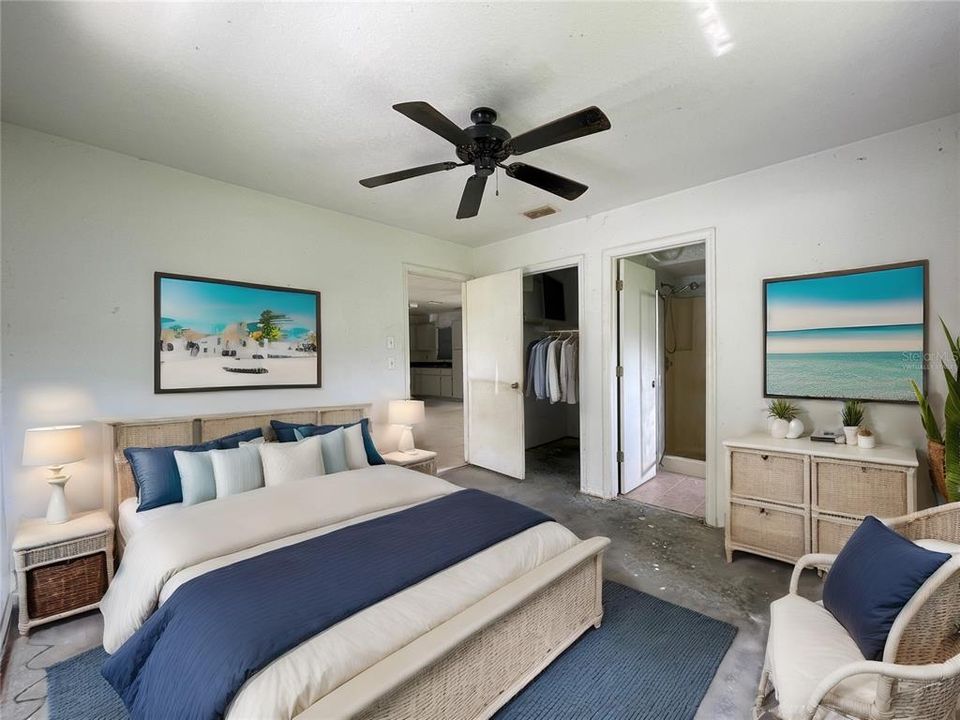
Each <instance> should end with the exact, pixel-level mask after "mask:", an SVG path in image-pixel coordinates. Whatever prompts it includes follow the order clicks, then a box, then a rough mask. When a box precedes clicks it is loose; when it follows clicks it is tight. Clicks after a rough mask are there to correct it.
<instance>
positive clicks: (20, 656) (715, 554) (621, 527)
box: [0, 440, 819, 720]
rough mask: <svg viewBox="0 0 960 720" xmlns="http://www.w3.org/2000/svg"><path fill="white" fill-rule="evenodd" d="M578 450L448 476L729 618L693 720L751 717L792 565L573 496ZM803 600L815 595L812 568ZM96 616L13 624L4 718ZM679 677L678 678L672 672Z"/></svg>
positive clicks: (706, 531) (3, 683)
mask: <svg viewBox="0 0 960 720" xmlns="http://www.w3.org/2000/svg"><path fill="white" fill-rule="evenodd" d="M578 453H579V450H578V447H577V443H576V441H574V440H562V441H558V442H557V443H552V444H550V445H545V446H541V447H539V448H535V449H533V450H530V451H528V452H527V479H526V480H525V481H523V482H518V481H516V480H513V479H512V478H507V477H505V476H503V475H498V474H497V473H493V472H490V471H488V470H483V469H480V468H476V467H471V466H466V467H462V468H458V469H455V470H451V471H449V472H447V473H445V474H444V477H445V478H446V479H447V480H449V481H451V482H453V483H456V484H457V485H461V486H463V487H474V488H479V489H481V490H486V491H488V492H492V493H496V494H497V495H501V496H503V497H507V498H510V499H512V500H517V501H519V502H522V503H524V504H526V505H530V506H531V507H535V508H538V509H540V510H542V511H544V512H546V513H548V514H550V515H551V516H552V517H554V518H555V519H556V520H557V521H558V522H561V523H563V524H564V525H566V526H567V527H569V528H570V529H571V530H572V531H573V532H575V533H576V534H577V535H578V536H580V537H582V538H586V537H591V536H594V535H605V536H607V537H609V538H610V539H611V545H610V548H609V549H608V550H607V553H606V555H605V560H604V562H605V570H604V572H605V575H606V576H607V577H608V578H609V579H610V580H614V581H616V582H619V583H623V584H624V585H628V586H630V587H633V588H636V589H638V590H642V591H643V592H646V593H649V594H651V595H655V596H656V597H659V598H662V599H664V600H667V601H669V602H673V603H676V604H678V605H683V606H685V607H688V608H691V609H693V610H697V611H699V612H702V613H704V614H705V615H709V616H711V617H715V618H718V619H720V620H724V621H726V622H729V623H731V624H733V625H735V626H737V628H738V630H739V632H738V633H737V637H736V639H735V640H734V642H733V646H732V647H731V648H730V651H729V652H728V653H727V656H726V658H725V659H724V661H723V663H722V664H721V666H720V668H719V671H718V672H717V676H716V677H715V678H714V681H713V684H712V685H711V686H710V689H709V691H708V692H707V695H706V697H705V698H704V702H703V704H702V705H701V707H700V710H699V712H698V713H697V716H696V717H697V720H746V719H747V718H749V717H750V711H751V708H752V706H753V699H754V695H755V692H756V686H757V681H758V679H759V677H760V668H761V665H762V663H763V648H764V643H765V641H766V634H767V625H768V612H767V607H768V605H769V603H770V602H771V600H774V599H776V598H777V597H780V596H781V595H783V594H785V593H786V591H787V583H788V581H789V578H790V572H791V567H790V566H789V565H786V564H784V563H779V562H776V561H773V560H765V559H763V558H758V557H754V556H751V555H744V554H737V555H736V557H735V559H734V562H733V563H732V564H729V565H728V564H727V563H726V562H725V561H724V558H723V533H722V531H721V530H719V529H716V528H709V527H706V526H704V525H703V524H702V522H700V521H698V520H696V519H695V518H691V517H688V516H684V515H679V514H676V513H670V512H667V511H665V510H660V509H658V508H655V507H652V506H648V505H642V504H640V503H637V502H632V501H630V500H600V499H598V498H592V497H589V496H586V495H582V494H580V492H579V480H578V478H577V474H578V472H579V454H578ZM802 589H803V591H804V593H805V594H806V595H807V596H808V597H815V596H816V595H817V594H818V593H819V580H818V579H817V578H816V576H815V575H814V574H813V573H810V574H809V575H808V576H807V577H805V578H804V583H803V588H802ZM102 632H103V625H102V620H101V617H100V614H99V613H97V612H94V613H87V614H86V615H82V616H78V617H77V618H73V619H68V620H64V621H60V622H57V623H52V624H50V625H48V626H41V627H40V628H37V629H35V630H34V631H33V632H32V633H31V635H29V636H28V637H21V636H20V635H19V634H17V630H16V622H14V623H13V624H12V625H11V627H10V632H9V634H8V637H7V643H6V653H5V656H4V658H3V662H2V666H0V717H2V718H3V720H27V719H28V718H29V720H46V717H47V707H46V680H45V674H44V668H46V667H49V666H50V665H53V664H55V663H57V662H59V661H61V660H64V659H66V658H68V657H71V656H73V655H76V654H79V653H80V652H83V651H84V650H87V649H89V648H91V647H94V646H96V645H98V644H99V643H100V641H101V637H102ZM677 682H683V678H677Z"/></svg>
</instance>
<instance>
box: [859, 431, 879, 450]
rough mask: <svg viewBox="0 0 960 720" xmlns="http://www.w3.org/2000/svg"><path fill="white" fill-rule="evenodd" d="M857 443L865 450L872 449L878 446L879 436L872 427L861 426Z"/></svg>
mask: <svg viewBox="0 0 960 720" xmlns="http://www.w3.org/2000/svg"><path fill="white" fill-rule="evenodd" d="M857 445H859V446H860V447H862V448H863V449H864V450H870V449H871V448H875V447H876V446H877V438H876V436H875V435H874V434H873V432H872V431H871V430H870V428H865V427H862V428H860V431H859V432H858V433H857Z"/></svg>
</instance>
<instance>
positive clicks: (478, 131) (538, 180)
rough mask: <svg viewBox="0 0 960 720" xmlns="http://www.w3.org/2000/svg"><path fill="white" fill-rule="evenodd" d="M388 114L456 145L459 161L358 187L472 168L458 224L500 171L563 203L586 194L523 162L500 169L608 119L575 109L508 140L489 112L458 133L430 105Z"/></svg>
mask: <svg viewBox="0 0 960 720" xmlns="http://www.w3.org/2000/svg"><path fill="white" fill-rule="evenodd" d="M393 109H394V110H396V111H397V112H399V113H401V114H402V115H406V116H407V117H408V118H410V119H411V120H413V121H414V122H415V123H419V124H421V125H423V126H424V127H425V128H427V130H432V131H433V132H435V133H436V134H437V135H439V136H440V137H442V138H444V139H445V140H447V141H449V142H451V143H453V144H454V145H456V147H457V150H456V153H457V157H458V158H460V160H461V161H462V162H459V163H456V162H440V163H433V164H432V165H421V166H420V167H415V168H409V169H408V170H400V171H399V172H392V173H387V174H386V175H377V176H376V177H370V178H364V179H363V180H361V181H360V184H361V185H363V186H364V187H368V188H375V187H380V186H381V185H388V184H389V183H394V182H397V181H398V180H407V179H408V178H414V177H419V176H420V175H429V174H430V173H435V172H440V171H441V170H453V169H454V168H457V167H463V166H464V165H473V167H474V174H473V175H471V176H470V177H469V178H467V184H466V186H465V187H464V188H463V195H462V196H461V198H460V207H459V208H458V209H457V219H458V220H461V219H463V218H469V217H474V216H475V215H476V214H477V213H478V212H479V211H480V201H481V200H482V199H483V188H484V186H485V185H486V183H487V178H488V177H489V176H490V175H492V174H493V173H494V171H495V170H496V168H502V169H503V170H505V171H506V173H507V176H508V177H512V178H514V179H516V180H519V181H521V182H525V183H527V184H528V185H533V186H534V187H538V188H540V189H541V190H546V191H547V192H551V193H553V194H554V195H559V196H560V197H562V198H564V199H565V200H576V199H577V198H578V197H580V196H581V195H583V193H585V192H586V191H587V186H586V185H584V184H582V183H578V182H576V181H575V180H569V179H567V178H565V177H561V176H560V175H556V174H554V173H552V172H548V171H546V170H541V169H540V168H537V167H534V166H533V165H527V164H526V163H522V162H515V163H510V164H509V165H505V164H504V161H505V160H506V159H507V158H508V157H510V156H511V155H523V154H524V153H528V152H530V151H531V150H539V149H540V148H544V147H547V146H549V145H556V144H557V143H562V142H567V141H568V140H576V139H577V138H579V137H583V136H584V135H592V134H593V133H596V132H601V131H603V130H609V129H610V120H608V119H607V116H606V115H604V114H603V111H602V110H600V108H598V107H588V108H585V109H583V110H579V111H578V112H575V113H571V114H570V115H567V116H566V117H562V118H560V119H559V120H554V121H553V122H548V123H547V124H546V125H541V126H540V127H536V128H534V129H533V130H528V131H527V132H525V133H522V134H520V135H517V136H516V137H511V136H510V133H509V132H507V131H506V130H505V129H504V128H502V127H500V126H499V125H495V124H494V123H496V121H497V113H496V111H495V110H493V109H492V108H488V107H478V108H474V110H473V111H472V112H471V113H470V120H472V121H473V125H470V126H469V127H465V128H463V129H462V130H461V129H460V128H459V127H457V126H456V125H454V124H453V121H451V120H450V119H448V118H447V117H446V116H445V115H443V114H442V113H441V112H440V111H439V110H437V109H436V108H434V107H433V106H432V105H430V104H429V103H425V102H422V101H420V102H406V103H399V104H398V105H394V106H393Z"/></svg>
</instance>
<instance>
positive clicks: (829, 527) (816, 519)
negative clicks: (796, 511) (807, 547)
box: [810, 514, 860, 555]
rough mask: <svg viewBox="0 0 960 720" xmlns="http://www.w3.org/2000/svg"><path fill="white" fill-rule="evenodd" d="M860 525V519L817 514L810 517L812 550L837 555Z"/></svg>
mask: <svg viewBox="0 0 960 720" xmlns="http://www.w3.org/2000/svg"><path fill="white" fill-rule="evenodd" d="M859 526H860V521H859V520H850V519H849V518H844V517H831V516H830V515H819V514H815V515H814V516H813V517H811V518H810V527H811V533H810V536H811V538H810V539H811V541H812V544H813V547H812V549H811V552H815V553H829V554H832V555H836V554H837V553H839V552H840V551H841V550H842V549H843V546H844V545H846V544H847V540H849V539H850V536H851V535H853V531H854V530H856V529H857V528H858V527H859Z"/></svg>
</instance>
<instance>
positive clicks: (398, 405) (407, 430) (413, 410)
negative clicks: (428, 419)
mask: <svg viewBox="0 0 960 720" xmlns="http://www.w3.org/2000/svg"><path fill="white" fill-rule="evenodd" d="M389 417H390V422H391V423H392V424H393V425H402V426H403V432H402V433H400V442H399V443H398V444H397V450H399V451H400V452H405V453H407V454H410V453H413V452H414V449H415V448H414V445H413V426H414V425H416V424H417V423H422V422H423V419H424V410H423V400H391V401H390V408H389Z"/></svg>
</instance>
